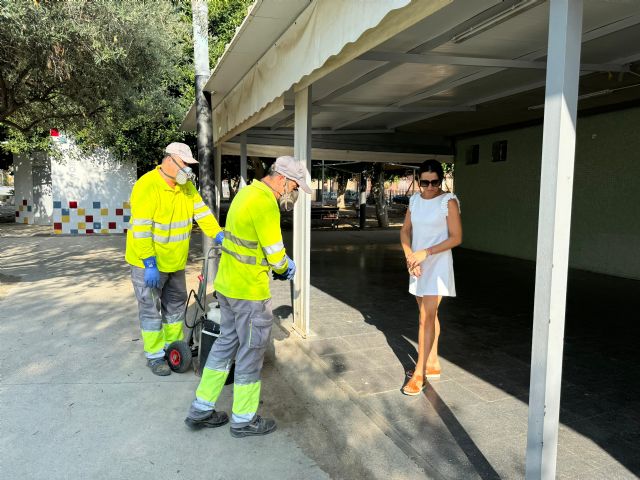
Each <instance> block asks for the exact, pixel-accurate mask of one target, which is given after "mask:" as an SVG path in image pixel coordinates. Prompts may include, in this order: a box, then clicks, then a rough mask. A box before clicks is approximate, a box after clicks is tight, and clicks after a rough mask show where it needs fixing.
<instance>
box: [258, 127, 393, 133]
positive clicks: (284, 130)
mask: <svg viewBox="0 0 640 480" xmlns="http://www.w3.org/2000/svg"><path fill="white" fill-rule="evenodd" d="M247 132H248V133H249V134H250V135H292V134H293V129H292V128H279V129H277V130H270V129H266V128H262V129H261V128H254V129H251V130H247ZM381 133H395V130H393V129H388V128H374V129H370V130H366V129H364V130H338V131H336V130H329V129H326V130H325V129H316V130H311V134H312V135H365V134H381Z"/></svg>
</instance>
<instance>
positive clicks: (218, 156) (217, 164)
mask: <svg viewBox="0 0 640 480" xmlns="http://www.w3.org/2000/svg"><path fill="white" fill-rule="evenodd" d="M213 172H214V175H215V182H216V191H215V192H214V195H215V196H216V205H215V207H216V211H215V212H214V214H215V216H216V218H217V219H218V220H220V200H221V199H222V144H220V145H218V148H216V149H215V157H214V159H213Z"/></svg>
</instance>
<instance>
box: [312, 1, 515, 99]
mask: <svg viewBox="0 0 640 480" xmlns="http://www.w3.org/2000/svg"><path fill="white" fill-rule="evenodd" d="M519 1H521V0H505V1H503V2H501V3H500V4H498V5H494V6H492V7H489V8H488V9H486V10H484V11H481V12H479V13H478V14H476V15H474V16H473V17H471V18H467V19H466V20H464V21H461V22H460V23H458V24H457V25H455V26H454V27H453V28H450V29H448V30H444V31H443V32H441V33H439V34H436V35H435V36H434V37H432V38H430V39H429V40H427V41H426V42H423V43H421V44H420V45H417V46H416V47H414V48H412V49H411V50H409V51H408V53H422V52H428V51H430V50H433V49H434V48H437V47H439V46H440V45H443V44H445V43H447V42H448V41H450V40H451V39H452V38H454V37H455V36H456V35H459V34H460V33H462V32H465V31H466V30H468V29H469V27H471V26H473V25H476V24H477V23H479V22H482V21H484V20H486V19H488V18H491V17H493V16H495V15H497V14H499V13H500V12H503V11H508V10H509V9H511V8H512V7H513V6H514V5H516V4H517V3H518V2H519ZM478 5H480V7H478ZM472 8H482V5H481V4H480V2H478V3H474V4H473V5H469V6H467V7H465V11H464V12H465V14H466V13H468V12H469V10H470V9H472ZM399 65H401V63H396V62H389V63H387V64H384V65H380V66H379V67H376V68H374V69H373V70H370V71H368V72H367V73H365V74H364V75H362V76H360V77H358V78H355V79H354V80H351V81H349V82H347V83H346V84H345V85H342V86H341V87H339V88H337V89H336V90H334V91H332V92H331V93H329V94H327V95H325V96H324V97H322V98H319V99H317V100H316V101H315V102H314V104H318V105H321V104H323V103H328V102H330V101H331V100H333V99H335V98H338V97H340V96H342V95H344V94H345V93H348V92H350V91H352V90H355V89H356V88H358V87H361V86H362V85H365V84H366V83H369V82H370V81H372V80H375V79H376V78H378V77H380V76H382V75H384V74H385V73H387V72H389V71H391V70H393V69H394V68H396V67H398V66H399Z"/></svg>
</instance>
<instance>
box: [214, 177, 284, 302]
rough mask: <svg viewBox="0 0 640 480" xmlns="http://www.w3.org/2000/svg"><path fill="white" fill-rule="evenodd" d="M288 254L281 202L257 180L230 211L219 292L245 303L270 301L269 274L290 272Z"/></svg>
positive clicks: (242, 193) (236, 198)
mask: <svg viewBox="0 0 640 480" xmlns="http://www.w3.org/2000/svg"><path fill="white" fill-rule="evenodd" d="M285 254H286V252H285V248H284V243H283V242H282V232H281V230H280V209H279V208H278V202H277V201H276V198H275V196H274V195H273V192H272V191H271V189H270V188H269V187H268V186H267V185H265V184H264V183H263V182H261V181H259V180H254V181H253V182H252V183H251V185H249V186H247V187H245V188H243V189H242V190H240V191H239V192H238V194H237V195H236V196H235V198H234V199H233V201H232V202H231V206H230V207H229V213H228V214H227V222H226V224H225V231H224V240H223V242H222V257H221V258H220V265H219V267H218V273H217V274H216V279H215V282H214V286H215V289H216V291H218V292H220V293H221V294H223V295H224V296H226V297H230V298H237V299H242V300H266V299H268V298H270V297H271V292H270V290H269V271H270V270H271V269H272V268H273V269H274V270H275V271H276V272H277V273H284V272H285V271H286V270H287V267H288V266H289V263H288V261H287V257H286V256H285Z"/></svg>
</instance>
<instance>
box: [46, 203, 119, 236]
mask: <svg viewBox="0 0 640 480" xmlns="http://www.w3.org/2000/svg"><path fill="white" fill-rule="evenodd" d="M130 216H131V207H130V205H129V202H126V201H125V202H120V203H118V204H114V203H113V202H109V203H107V202H103V201H96V200H92V201H87V202H79V201H76V200H54V201H53V231H54V233H56V234H70V235H93V234H110V233H126V232H127V229H128V228H129V218H130Z"/></svg>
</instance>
